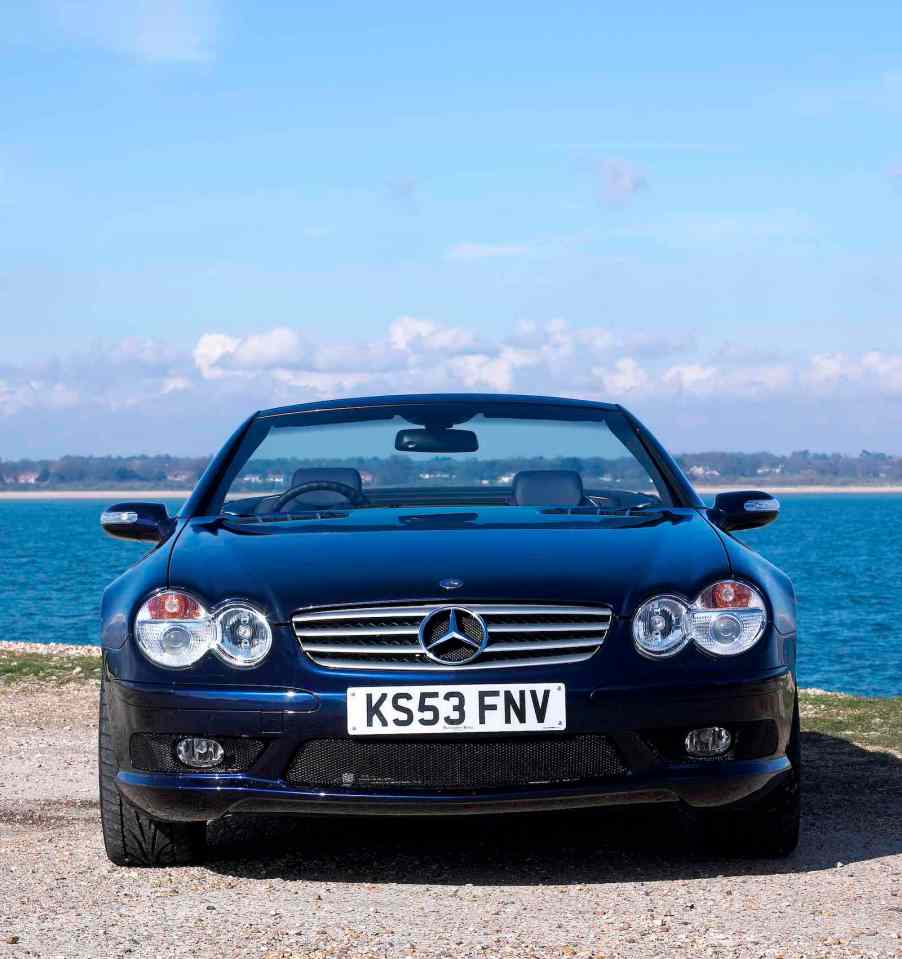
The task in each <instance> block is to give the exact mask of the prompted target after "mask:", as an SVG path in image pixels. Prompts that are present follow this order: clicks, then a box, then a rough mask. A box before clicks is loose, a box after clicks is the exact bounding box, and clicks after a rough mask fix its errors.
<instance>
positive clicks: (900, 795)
mask: <svg viewBox="0 0 902 959" xmlns="http://www.w3.org/2000/svg"><path fill="white" fill-rule="evenodd" d="M802 748H803V755H804V761H805V766H804V778H803V794H802V840H801V843H800V844H799V848H798V850H797V851H796V852H795V853H794V854H793V855H792V856H790V857H788V858H787V859H763V858H745V859H723V858H714V857H712V855H711V854H710V853H706V852H704V851H703V850H701V849H700V848H699V846H698V835H697V830H696V829H695V828H694V827H693V824H692V821H691V818H690V817H687V816H685V815H683V813H682V812H681V811H680V810H679V809H678V808H676V807H674V806H669V805H667V806H660V807H654V808H645V809H639V808H627V807H620V808H613V809H607V810H591V811H585V812H577V813H543V814H513V815H506V816H456V817H448V818H436V819H433V818H431V817H430V818H421V817H411V818H394V817H369V818H366V817H356V816H355V817H342V818H333V817H325V816H309V817H303V818H298V817H279V816H271V817H264V816H259V817H258V816H254V817H235V818H234V819H230V818H227V819H224V820H222V821H221V822H219V823H214V824H213V825H212V826H211V827H210V830H209V841H210V851H209V857H210V858H209V861H208V864H207V868H209V869H211V870H213V871H215V872H217V873H223V874H227V875H231V876H241V877H248V878H254V877H257V878H280V879H287V880H292V879H298V880H307V881H310V880H313V881H319V882H345V883H347V882H351V883H354V882H362V883H379V882H392V883H399V882H400V883H405V882H409V883H437V884H446V883H447V884H466V883H470V884H472V885H475V886H481V885H505V884H522V883H538V884H568V883H585V882H594V883H597V882H634V881H647V880H649V879H655V878H668V879H674V878H699V877H706V876H722V875H749V874H752V875H754V874H758V873H768V874H774V873H800V872H808V871H812V870H821V869H830V868H833V867H835V866H836V865H837V863H843V864H848V863H854V862H859V861H862V860H867V859H875V858H879V857H882V856H888V855H892V854H894V853H902V829H900V826H899V824H900V822H902V760H900V759H899V758H898V757H897V756H895V755H893V754H892V753H888V752H881V751H869V750H865V749H861V748H860V747H858V746H856V745H854V744H853V743H850V742H849V741H847V740H845V739H840V738H838V737H834V736H826V735H823V734H820V733H804V734H803V736H802Z"/></svg>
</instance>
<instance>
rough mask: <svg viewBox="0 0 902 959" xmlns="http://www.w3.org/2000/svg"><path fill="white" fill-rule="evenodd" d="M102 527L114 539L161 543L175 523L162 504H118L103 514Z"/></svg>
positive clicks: (101, 517)
mask: <svg viewBox="0 0 902 959" xmlns="http://www.w3.org/2000/svg"><path fill="white" fill-rule="evenodd" d="M100 525H101V526H102V527H103V531H104V532H105V533H107V534H108V535H109V536H112V537H113V538H114V539H138V540H146V541H149V542H153V543H159V542H160V541H161V540H164V539H166V537H167V536H168V535H169V534H170V533H171V532H172V530H173V528H174V527H175V521H174V520H173V519H171V518H170V516H169V513H168V512H167V511H166V507H165V506H164V505H163V504H162V503H116V504H115V505H114V506H110V507H109V509H106V510H104V511H103V513H101V515H100Z"/></svg>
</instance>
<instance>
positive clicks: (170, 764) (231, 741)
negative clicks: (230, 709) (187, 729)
mask: <svg viewBox="0 0 902 959" xmlns="http://www.w3.org/2000/svg"><path fill="white" fill-rule="evenodd" d="M182 738H183V736H171V735H165V734H161V733H135V734H134V735H133V736H132V738H131V742H130V743H129V752H130V755H131V760H132V766H133V768H135V769H144V770H146V771H147V772H154V773H236V772H245V771H246V770H248V769H250V768H251V766H253V765H254V763H255V762H256V761H257V759H258V758H259V757H260V753H262V752H263V747H264V745H265V743H263V742H261V741H260V740H259V739H245V738H244V737H238V736H217V737H216V742H218V743H219V744H220V745H221V746H222V749H223V753H224V755H223V757H222V762H221V763H220V764H219V765H218V766H211V767H210V768H209V769H193V768H191V767H189V766H186V765H184V763H181V762H179V761H178V759H177V758H176V755H175V744H176V743H177V742H178V741H179V740H180V739H182Z"/></svg>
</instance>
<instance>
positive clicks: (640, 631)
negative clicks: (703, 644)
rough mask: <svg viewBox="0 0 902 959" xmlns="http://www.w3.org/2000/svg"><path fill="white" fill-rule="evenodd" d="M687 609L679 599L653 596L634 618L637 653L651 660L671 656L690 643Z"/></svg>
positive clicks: (634, 637) (638, 610)
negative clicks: (650, 657) (649, 657)
mask: <svg viewBox="0 0 902 959" xmlns="http://www.w3.org/2000/svg"><path fill="white" fill-rule="evenodd" d="M688 616H689V606H688V605H687V604H686V603H685V602H684V601H683V600H681V599H680V598H679V597H678V596H655V597H654V598H653V599H650V600H648V602H646V603H643V604H642V605H641V606H640V607H639V608H638V609H637V610H636V615H635V616H634V617H633V639H634V640H635V643H636V648H637V649H638V650H639V652H640V653H643V654H644V655H646V656H652V657H654V658H656V659H657V658H663V657H665V656H673V655H675V654H676V653H678V652H679V651H680V650H681V649H682V648H683V647H684V646H685V645H686V643H688V642H689V638H690V637H689V633H688V631H687V628H686V627H687V619H688Z"/></svg>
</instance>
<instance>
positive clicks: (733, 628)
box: [690, 579, 767, 656]
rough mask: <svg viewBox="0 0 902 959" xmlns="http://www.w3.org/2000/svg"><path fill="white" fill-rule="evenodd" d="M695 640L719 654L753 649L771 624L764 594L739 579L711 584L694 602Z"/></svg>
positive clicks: (692, 627) (709, 650) (730, 653)
mask: <svg viewBox="0 0 902 959" xmlns="http://www.w3.org/2000/svg"><path fill="white" fill-rule="evenodd" d="M690 617H691V630H692V639H693V641H694V642H695V644H696V645H697V646H699V647H700V648H701V649H703V650H705V652H708V653H713V654H714V655H715V656H735V655H736V654H737V653H744V652H745V651H746V650H747V649H751V648H752V646H754V645H755V643H757V642H758V640H759V639H760V638H761V635H762V633H763V632H764V627H765V626H766V625H767V610H766V609H765V606H764V599H763V598H762V597H761V594H760V593H759V592H758V591H757V590H756V589H752V587H751V586H747V585H746V584H745V583H738V582H736V580H732V579H727V580H724V581H723V582H720V583H715V584H714V585H713V586H709V587H708V588H707V589H706V590H705V591H704V592H703V593H702V594H701V596H699V598H698V599H697V600H696V601H695V602H694V603H693V604H692V609H691V612H690Z"/></svg>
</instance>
